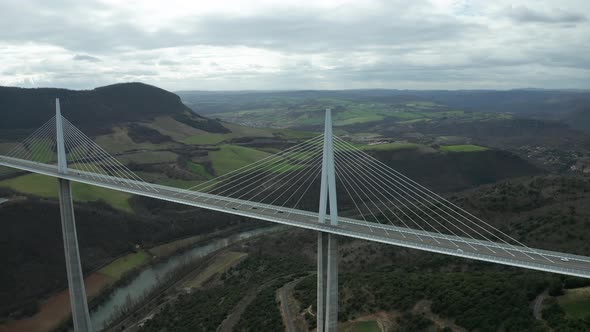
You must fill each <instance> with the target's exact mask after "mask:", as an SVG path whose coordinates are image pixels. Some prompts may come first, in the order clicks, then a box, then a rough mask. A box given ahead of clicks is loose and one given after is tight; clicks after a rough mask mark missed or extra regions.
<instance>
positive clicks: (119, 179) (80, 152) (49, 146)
mask: <svg viewBox="0 0 590 332" xmlns="http://www.w3.org/2000/svg"><path fill="white" fill-rule="evenodd" d="M62 123H63V136H64V146H65V150H66V158H67V162H68V168H69V169H70V171H71V172H75V173H76V174H77V175H79V176H82V177H85V178H89V179H93V180H96V181H100V182H107V183H113V184H118V185H126V186H130V187H135V188H140V189H143V190H149V191H153V192H157V190H156V189H155V188H154V186H153V185H151V184H149V183H147V182H146V181H144V180H143V179H142V178H140V177H139V176H137V175H136V174H135V173H133V172H132V171H131V170H130V169H129V168H128V167H127V166H125V165H123V164H122V163H120V162H119V161H118V160H117V159H115V158H114V157H113V156H111V155H110V154H109V153H108V152H106V151H105V150H104V149H103V148H101V147H100V146H99V145H98V144H96V143H94V141H92V139H90V138H89V137H88V136H86V135H85V134H84V133H83V132H82V131H80V129H78V128H77V127H76V126H74V125H73V124H72V123H71V122H70V121H68V120H67V119H66V118H64V117H62ZM6 156H8V157H11V158H15V159H21V160H27V161H33V162H38V163H44V164H55V163H56V162H57V139H56V119H55V116H53V117H52V118H51V119H50V120H49V121H47V122H46V123H45V124H43V125H42V126H41V127H40V128H39V129H37V130H36V131H35V132H34V133H33V134H31V135H30V136H29V137H27V138H25V139H24V140H23V141H22V142H21V143H19V144H18V145H17V146H16V147H14V148H13V149H12V150H11V151H10V152H9V153H7V154H6Z"/></svg>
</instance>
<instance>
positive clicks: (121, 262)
mask: <svg viewBox="0 0 590 332" xmlns="http://www.w3.org/2000/svg"><path fill="white" fill-rule="evenodd" d="M149 259H150V255H149V254H148V253H146V252H145V251H139V252H136V253H131V254H127V255H125V256H123V257H121V258H118V259H116V260H114V261H113V262H111V263H110V264H108V265H107V266H105V267H103V268H102V269H100V270H99V271H98V272H100V273H102V274H105V275H107V276H109V277H111V278H113V279H115V280H118V279H120V278H121V276H123V275H124V274H125V273H127V272H129V271H131V270H133V269H135V268H138V267H140V266H142V265H144V264H146V263H147V262H148V261H149Z"/></svg>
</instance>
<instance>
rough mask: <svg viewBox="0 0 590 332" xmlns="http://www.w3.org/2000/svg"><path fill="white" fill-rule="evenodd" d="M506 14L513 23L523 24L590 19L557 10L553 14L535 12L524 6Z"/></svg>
mask: <svg viewBox="0 0 590 332" xmlns="http://www.w3.org/2000/svg"><path fill="white" fill-rule="evenodd" d="M506 14H507V16H508V17H510V18H511V19H512V20H513V21H516V22H521V23H579V22H584V21H587V20H588V18H587V17H586V16H585V15H583V14H579V13H574V12H569V11H563V10H560V9H558V10H555V11H553V12H551V13H547V12H542V11H538V10H534V9H531V8H528V7H524V6H518V7H511V8H509V9H507V10H506Z"/></svg>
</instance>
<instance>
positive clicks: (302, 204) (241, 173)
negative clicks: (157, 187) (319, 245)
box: [176, 135, 324, 210]
mask: <svg viewBox="0 0 590 332" xmlns="http://www.w3.org/2000/svg"><path fill="white" fill-rule="evenodd" d="M323 137H324V136H323V135H320V136H317V137H314V138H311V139H309V140H306V141H304V142H302V143H299V144H297V145H294V146H292V147H290V148H288V149H286V150H283V151H281V152H279V153H276V154H273V155H270V156H268V157H266V158H263V159H260V160H258V161H256V162H254V163H252V164H249V165H246V166H244V167H241V168H238V169H236V170H234V171H231V172H229V173H226V174H223V175H221V176H218V177H216V178H214V179H211V180H209V181H206V182H203V183H200V184H198V185H196V186H193V187H191V188H188V189H186V190H185V191H183V192H181V193H177V194H176V195H178V196H180V197H183V198H186V197H189V196H191V195H199V194H200V193H207V194H210V195H215V196H224V197H229V198H233V199H239V200H242V201H243V202H244V204H246V203H248V202H257V203H264V204H269V205H274V206H276V207H279V208H296V207H297V208H300V209H309V210H314V207H315V210H317V205H318V203H317V199H310V197H309V196H308V195H307V193H308V192H310V189H311V188H312V187H313V186H314V185H317V183H318V182H317V180H319V178H320V177H319V175H320V173H321V169H322V152H323ZM314 197H316V198H317V196H314ZM207 200H209V199H206V200H205V201H207ZM228 204H229V203H228ZM240 206H241V205H240ZM238 207H239V206H238Z"/></svg>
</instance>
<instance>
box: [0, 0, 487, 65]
mask: <svg viewBox="0 0 590 332" xmlns="http://www.w3.org/2000/svg"><path fill="white" fill-rule="evenodd" d="M29 1H30V0H29ZM32 3H35V4H37V5H38V6H40V7H41V8H43V7H46V6H47V4H46V2H36V1H33V2H32ZM80 6H81V5H79V6H78V7H74V9H71V10H72V11H74V10H79V11H81V12H80V13H75V14H74V15H68V17H67V18H66V19H64V17H63V14H62V13H61V12H60V11H57V10H56V11H51V12H49V13H47V12H45V11H43V10H36V11H28V10H26V6H23V7H24V8H25V9H23V8H21V7H19V6H11V5H6V4H5V5H2V4H0V12H2V13H8V14H3V15H5V16H6V17H7V19H4V20H0V39H1V40H12V41H22V40H32V41H37V42H45V43H50V44H53V45H59V46H61V47H64V48H66V49H69V50H71V51H75V52H88V53H96V54H101V53H112V52H117V51H118V50H119V49H120V48H131V49H139V50H146V49H155V48H164V47H178V46H189V45H213V46H229V45H231V46H235V45H241V46H248V47H256V48H264V49H272V50H279V51H296V52H310V53H311V52H326V51H332V50H350V49H351V48H352V49H354V48H363V47H367V46H370V45H373V46H374V45H403V44H417V43H423V42H429V41H437V40H450V39H453V38H459V37H460V36H464V35H466V34H470V33H475V32H477V31H478V30H481V29H485V27H483V26H481V25H478V24H475V23H465V22H461V21H458V20H456V19H454V18H451V17H446V16H436V15H431V16H428V17H424V16H414V15H407V16H404V15H403V11H404V8H402V7H400V8H401V9H400V8H396V7H395V6H388V7H386V8H385V9H384V10H382V11H381V12H378V13H370V14H367V15H366V16H363V17H358V18H357V19H354V20H351V21H331V20H329V19H327V18H326V17H324V16H325V15H324V13H310V12H309V11H306V10H301V11H297V10H291V11H281V12H276V13H272V15H271V14H263V15H258V16H247V17H239V18H228V17H225V16H223V15H215V16H208V17H205V18H201V19H198V20H194V19H192V18H187V19H185V20H179V21H178V24H179V25H181V26H183V27H185V32H183V33H179V32H177V31H175V30H173V29H161V30H157V31H151V32H148V31H142V30H141V29H140V28H138V27H137V26H134V25H132V24H130V23H128V22H129V20H128V19H127V18H124V17H119V18H117V17H115V18H111V22H109V24H108V25H104V24H99V23H101V22H91V21H90V22H89V21H82V20H81V18H82V17H85V15H83V12H84V11H90V10H91V8H93V6H94V5H88V7H90V8H84V7H82V8H81V7H80ZM3 7H4V8H3ZM15 7H18V8H15ZM11 12H12V13H11ZM23 16H24V17H27V18H28V19H27V21H28V22H30V24H27V25H22V24H16V22H15V21H12V20H11V19H10V18H13V17H14V18H16V17H23ZM76 18H78V19H76ZM56 22H59V24H56Z"/></svg>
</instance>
